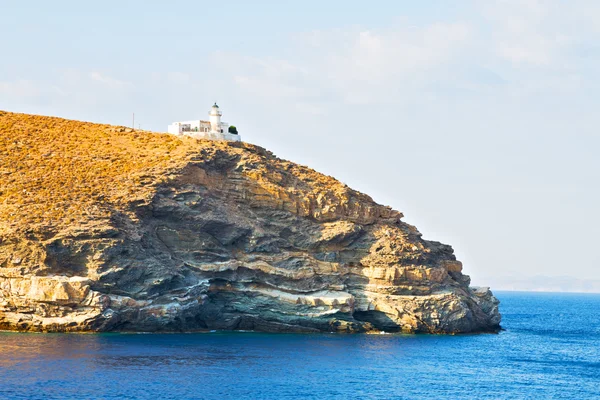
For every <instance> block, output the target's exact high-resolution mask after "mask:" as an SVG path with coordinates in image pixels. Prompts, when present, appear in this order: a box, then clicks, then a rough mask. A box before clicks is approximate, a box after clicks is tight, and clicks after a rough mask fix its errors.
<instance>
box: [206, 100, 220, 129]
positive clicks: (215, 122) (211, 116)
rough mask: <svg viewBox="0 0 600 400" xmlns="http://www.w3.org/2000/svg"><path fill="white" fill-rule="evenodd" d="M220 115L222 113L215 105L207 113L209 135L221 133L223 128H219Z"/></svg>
mask: <svg viewBox="0 0 600 400" xmlns="http://www.w3.org/2000/svg"><path fill="white" fill-rule="evenodd" d="M221 115H223V113H222V112H221V110H219V106H218V105H217V103H215V104H213V106H212V107H211V109H210V111H209V112H208V120H209V121H210V133H223V127H222V126H221Z"/></svg>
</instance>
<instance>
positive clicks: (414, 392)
mask: <svg viewBox="0 0 600 400" xmlns="http://www.w3.org/2000/svg"><path fill="white" fill-rule="evenodd" d="M497 295H498V298H499V299H500V300H501V302H502V304H501V312H502V316H503V323H502V325H503V327H504V328H505V331H503V332H501V333H500V334H497V335H495V334H483V335H457V336H431V335H417V336H410V335H341V334H318V335H314V334H260V333H227V332H215V333H203V334H171V335H140V334H137V335H134V334H102V335H76V334H71V335H62V334H15V333H0V398H1V399H4V398H6V399H13V398H14V399H211V398H215V399H219V398H235V399H246V398H248V399H286V398H288V399H292V398H303V399H325V398H337V399H353V398H361V399H370V398H372V399H392V398H398V399H402V398H406V399H413V398H429V399H431V398H434V399H435V398H447V399H459V398H469V399H484V398H490V399H498V398H507V399H521V398H532V399H537V398H557V399H558V398H572V399H598V398H600V314H599V313H600V295H584V294H550V293H510V292H500V293H498V294H497Z"/></svg>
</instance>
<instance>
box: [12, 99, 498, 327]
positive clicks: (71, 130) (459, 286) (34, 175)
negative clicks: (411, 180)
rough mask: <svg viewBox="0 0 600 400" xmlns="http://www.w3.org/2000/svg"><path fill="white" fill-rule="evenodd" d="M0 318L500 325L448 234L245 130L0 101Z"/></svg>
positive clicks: (99, 323)
mask: <svg viewBox="0 0 600 400" xmlns="http://www.w3.org/2000/svg"><path fill="white" fill-rule="evenodd" d="M0 133H1V134H0V180H1V183H2V184H1V186H0V329H10V330H24V331H115V330H116V331H123V330H125V331H190V330H203V329H253V330H262V331H303V332H313V331H348V332H364V331H372V330H386V331H404V332H429V333H458V332H477V331H495V330H497V329H499V322H500V315H499V313H498V301H497V300H496V299H495V298H494V297H493V295H492V294H491V292H490V291H489V290H487V289H478V288H469V281H470V280H469V278H468V276H466V275H464V274H462V264H461V263H460V262H459V261H457V260H456V258H455V257H454V255H453V251H452V248H451V247H450V246H447V245H443V244H441V243H438V242H432V241H427V240H424V239H422V237H421V234H420V233H419V232H418V230H417V229H416V228H415V227H413V226H411V225H409V224H406V223H404V222H403V221H402V220H401V218H402V217H403V216H402V214H401V213H400V212H398V211H395V210H392V209H391V208H389V207H386V206H382V205H379V204H377V203H375V202H374V201H373V200H372V199H371V198H370V197H369V196H367V195H365V194H362V193H360V192H357V191H355V190H352V189H351V188H349V187H348V186H346V185H344V184H343V183H341V182H339V181H337V180H336V179H334V178H332V177H329V176H326V175H323V174H320V173H318V172H316V171H314V170H312V169H310V168H308V167H304V166H301V165H298V164H295V163H292V162H289V161H285V160H282V159H279V158H277V157H276V156H274V155H273V154H272V153H271V152H269V151H267V150H265V149H263V148H261V147H259V146H254V145H251V144H247V143H243V142H223V141H211V140H198V139H192V138H188V137H175V136H172V135H168V134H161V133H152V132H146V131H134V130H132V129H130V128H126V127H118V126H110V125H104V124H93V123H87V122H79V121H72V120H66V119H61V118H55V117H42V116H34V115H27V114H16V113H10V112H6V111H0Z"/></svg>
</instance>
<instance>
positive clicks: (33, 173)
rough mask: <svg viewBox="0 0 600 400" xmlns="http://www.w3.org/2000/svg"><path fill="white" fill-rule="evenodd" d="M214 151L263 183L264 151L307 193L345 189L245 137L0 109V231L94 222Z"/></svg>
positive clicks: (266, 172)
mask: <svg viewBox="0 0 600 400" xmlns="http://www.w3.org/2000/svg"><path fill="white" fill-rule="evenodd" d="M248 150H249V151H248ZM219 151H221V152H222V151H225V152H227V153H230V154H232V155H236V154H237V155H238V156H239V157H242V156H243V157H245V158H246V159H252V160H253V161H255V162H256V161H258V162H256V164H255V165H254V166H253V168H252V171H247V175H248V176H251V178H252V179H255V180H260V181H261V185H263V186H269V181H270V180H273V179H275V180H281V179H282V178H281V176H279V177H278V176H277V175H281V174H280V173H275V174H274V175H272V176H270V172H271V171H272V170H273V169H274V166H273V165H267V163H265V162H264V160H262V162H261V159H262V158H264V157H268V158H269V160H270V161H272V163H273V164H274V165H275V164H276V165H277V169H280V168H282V169H283V170H285V171H286V175H287V178H290V177H291V178H293V179H292V180H293V181H296V182H298V179H300V180H302V181H303V184H304V185H305V186H307V187H306V189H308V190H309V191H310V190H312V191H319V190H326V191H330V190H336V191H340V190H341V191H346V190H349V189H348V188H347V187H346V186H345V185H343V184H341V183H340V182H338V181H337V180H335V179H333V178H331V177H328V176H325V175H322V174H318V173H316V172H315V171H313V170H311V169H309V168H306V167H302V166H299V165H296V164H293V163H290V162H287V161H283V160H280V159H277V158H276V157H274V156H272V154H271V153H269V152H266V151H265V150H264V149H260V148H259V147H256V146H253V145H249V144H245V143H237V144H235V143H230V142H217V141H209V140H197V139H192V138H188V137H175V136H172V135H168V134H162V133H153V132H148V131H135V130H133V129H131V128H127V127H123V126H111V125H106V124H95V123H89V122H81V121H73V120H67V119H62V118H56V117H46V116H38V115H28V114H18V113H10V112H6V111H0V221H1V222H2V223H0V233H2V231H4V232H7V231H9V232H16V231H29V232H38V231H44V232H46V234H47V233H48V232H50V231H56V230H58V229H60V228H61V227H65V226H69V225H74V224H82V223H98V222H99V221H103V220H106V219H107V218H110V217H111V215H114V213H115V212H127V210H128V205H129V204H131V203H132V202H144V201H148V200H149V199H150V198H151V197H152V196H153V193H154V192H155V187H156V186H157V185H158V184H160V183H162V182H165V181H166V180H168V179H169V178H170V176H171V175H172V174H174V173H176V172H177V171H179V170H181V168H183V167H185V165H187V164H188V163H189V162H190V160H192V159H195V160H198V159H199V157H198V156H199V155H200V154H201V157H200V158H203V159H204V160H207V159H210V158H212V157H214V156H215V154H216V153H217V152H219ZM259 153H260V154H259ZM221 154H222V153H221ZM296 178H298V179H296ZM287 180H289V179H287ZM278 183H281V182H278ZM306 183H308V185H306ZM286 184H291V185H293V183H289V182H288V183H286ZM365 197H368V196H365Z"/></svg>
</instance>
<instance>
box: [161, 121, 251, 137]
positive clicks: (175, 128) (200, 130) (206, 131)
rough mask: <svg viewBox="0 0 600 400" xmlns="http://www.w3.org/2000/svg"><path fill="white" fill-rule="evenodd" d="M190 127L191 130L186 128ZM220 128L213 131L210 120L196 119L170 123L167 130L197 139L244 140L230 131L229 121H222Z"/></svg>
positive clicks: (173, 133)
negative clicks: (217, 130)
mask: <svg viewBox="0 0 600 400" xmlns="http://www.w3.org/2000/svg"><path fill="white" fill-rule="evenodd" d="M188 127H189V130H187V129H184V128H188ZM220 129H221V130H222V132H211V124H210V122H208V121H202V120H195V121H183V122H174V123H172V124H171V125H169V127H168V129H167V132H169V133H170V134H172V135H178V136H179V135H186V136H191V137H194V138H197V139H212V140H230V141H234V142H239V141H241V140H242V139H241V137H240V135H233V134H231V133H229V124H228V123H227V122H221V128H220ZM196 130H197V131H196Z"/></svg>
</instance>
